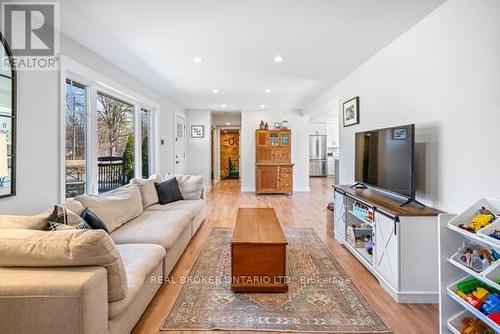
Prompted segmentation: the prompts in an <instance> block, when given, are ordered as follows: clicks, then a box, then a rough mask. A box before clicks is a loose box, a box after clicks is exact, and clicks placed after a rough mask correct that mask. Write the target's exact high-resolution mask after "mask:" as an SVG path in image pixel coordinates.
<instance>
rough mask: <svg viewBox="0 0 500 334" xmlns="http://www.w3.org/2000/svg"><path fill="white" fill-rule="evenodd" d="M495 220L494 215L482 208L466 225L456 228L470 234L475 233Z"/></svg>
mask: <svg viewBox="0 0 500 334" xmlns="http://www.w3.org/2000/svg"><path fill="white" fill-rule="evenodd" d="M495 219H496V217H495V215H494V214H493V213H492V212H491V211H490V210H488V209H486V208H485V207H484V206H483V207H481V209H479V210H478V212H477V214H476V216H475V217H474V218H472V221H471V222H470V223H469V224H468V225H464V224H460V225H459V226H458V227H460V228H462V229H464V230H467V231H469V232H472V233H477V231H479V230H480V229H482V228H483V227H486V226H488V225H489V224H491V223H492V222H493V221H494V220H495Z"/></svg>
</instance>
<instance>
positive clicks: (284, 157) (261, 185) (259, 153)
mask: <svg viewBox="0 0 500 334" xmlns="http://www.w3.org/2000/svg"><path fill="white" fill-rule="evenodd" d="M291 137H292V136H291V132H290V130H256V132H255V145H256V146H255V152H256V157H255V161H256V164H255V183H256V193H257V194H292V192H293V164H292V163H291V156H292V154H291V152H292V138H291Z"/></svg>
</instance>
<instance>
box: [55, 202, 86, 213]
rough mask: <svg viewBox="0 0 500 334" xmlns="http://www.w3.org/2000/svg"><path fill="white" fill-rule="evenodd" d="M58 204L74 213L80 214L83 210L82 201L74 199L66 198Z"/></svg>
mask: <svg viewBox="0 0 500 334" xmlns="http://www.w3.org/2000/svg"><path fill="white" fill-rule="evenodd" d="M59 206H60V207H61V208H65V209H67V210H69V211H72V212H74V213H76V214H80V213H81V212H82V211H83V209H84V207H83V205H82V203H80V202H78V201H76V200H74V199H69V200H67V201H65V202H62V203H61V204H59Z"/></svg>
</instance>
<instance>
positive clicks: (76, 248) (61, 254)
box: [0, 229, 127, 301]
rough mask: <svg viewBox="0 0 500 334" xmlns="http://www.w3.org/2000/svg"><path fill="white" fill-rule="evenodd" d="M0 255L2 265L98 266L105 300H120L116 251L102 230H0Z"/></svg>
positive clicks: (121, 277)
mask: <svg viewBox="0 0 500 334" xmlns="http://www.w3.org/2000/svg"><path fill="white" fill-rule="evenodd" d="M0 254H2V255H1V256H0V266H4V267H78V266H102V267H104V268H105V269H106V270H107V272H108V300H109V301H117V300H121V299H122V298H124V297H125V294H126V291H127V276H126V275H125V268H124V266H123V262H122V259H121V257H120V254H119V253H118V250H117V249H116V247H115V244H114V243H113V240H111V238H110V237H109V235H108V234H107V233H106V232H104V231H102V230H65V231H57V232H48V231H35V230H27V229H17V230H0Z"/></svg>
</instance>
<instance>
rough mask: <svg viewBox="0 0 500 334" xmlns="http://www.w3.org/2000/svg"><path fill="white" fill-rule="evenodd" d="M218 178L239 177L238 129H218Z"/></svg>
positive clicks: (233, 178) (229, 178)
mask: <svg viewBox="0 0 500 334" xmlns="http://www.w3.org/2000/svg"><path fill="white" fill-rule="evenodd" d="M219 131H220V135H219V143H220V145H219V146H220V147H219V150H220V153H219V154H220V166H219V168H220V178H221V180H239V178H240V130H239V129H220V130H219Z"/></svg>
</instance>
